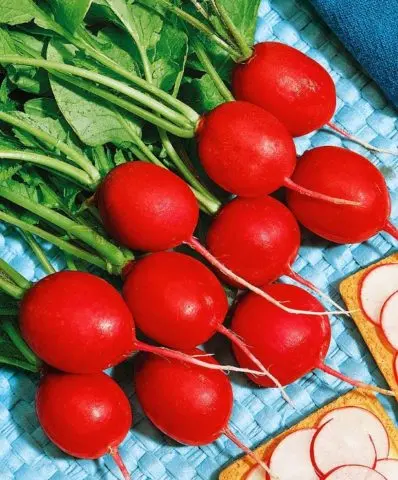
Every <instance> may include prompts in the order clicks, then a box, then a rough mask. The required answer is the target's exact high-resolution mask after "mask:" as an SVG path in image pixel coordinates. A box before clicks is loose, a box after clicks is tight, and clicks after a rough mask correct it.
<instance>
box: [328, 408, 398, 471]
mask: <svg viewBox="0 0 398 480" xmlns="http://www.w3.org/2000/svg"><path fill="white" fill-rule="evenodd" d="M332 419H333V420H334V421H335V422H339V423H340V425H341V428H342V429H343V430H344V428H345V425H346V424H347V422H349V423H350V424H351V425H355V429H356V430H362V431H363V432H364V433H366V434H367V435H370V437H371V438H372V441H373V444H374V447H375V449H376V455H377V458H387V457H388V454H389V451H390V439H389V437H388V433H387V431H386V429H385V428H384V425H383V424H382V422H381V421H380V420H379V418H378V417H377V416H376V415H374V414H373V413H372V412H369V410H366V409H365V408H360V407H342V408H336V409H335V410H332V411H331V412H329V413H327V414H326V415H325V416H324V417H322V419H321V421H320V422H319V427H322V426H323V425H325V424H326V423H328V422H329V421H330V420H332ZM351 463H352V462H351ZM397 480H398V477H397Z"/></svg>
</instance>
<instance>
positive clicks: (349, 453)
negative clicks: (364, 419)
mask: <svg viewBox="0 0 398 480" xmlns="http://www.w3.org/2000/svg"><path fill="white" fill-rule="evenodd" d="M311 458H312V462H313V464H314V466H315V468H316V470H317V471H319V472H320V473H321V474H322V475H326V474H328V473H329V472H331V471H332V470H334V469H336V468H338V467H341V466H342V465H363V466H366V467H370V468H373V467H374V466H375V465H376V461H377V457H376V449H375V446H374V444H373V441H372V438H371V436H370V435H369V433H367V432H366V431H364V430H362V429H361V428H358V425H357V422H356V419H355V418H353V417H351V416H347V418H346V421H345V422H344V423H343V422H341V421H339V420H338V419H337V420H334V419H333V418H332V419H331V420H329V422H328V423H325V424H324V425H323V426H322V427H321V428H320V429H319V430H318V432H317V433H316V434H315V435H314V438H313V441H312V445H311Z"/></svg>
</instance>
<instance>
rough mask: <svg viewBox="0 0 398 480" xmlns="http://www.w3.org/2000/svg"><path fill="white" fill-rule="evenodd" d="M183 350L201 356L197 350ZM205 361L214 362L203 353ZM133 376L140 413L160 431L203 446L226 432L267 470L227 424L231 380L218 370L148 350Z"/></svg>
mask: <svg viewBox="0 0 398 480" xmlns="http://www.w3.org/2000/svg"><path fill="white" fill-rule="evenodd" d="M186 353H187V354H188V355H191V356H192V355H200V354H203V352H202V351H201V350H199V349H197V348H196V349H192V350H189V351H187V352H186ZM206 362H209V363H211V364H213V365H217V362H216V361H215V360H214V359H213V358H210V357H206ZM134 380H135V389H136V393H137V397H138V400H139V402H140V404H141V406H142V409H143V411H144V413H145V414H146V415H147V416H148V418H149V419H150V420H151V422H152V423H153V424H154V425H155V426H156V427H157V428H158V429H159V430H161V431H162V432H163V433H164V434H166V435H168V436H169V437H170V438H172V439H174V440H175V441H177V442H179V443H183V444H185V445H193V446H200V445H206V444H208V443H211V442H214V441H215V440H217V439H218V438H219V437H220V436H221V435H226V436H227V437H228V438H229V439H230V440H231V441H232V442H234V443H235V444H236V445H237V446H238V447H239V448H241V449H243V451H244V452H245V453H247V454H248V455H250V457H251V458H252V459H253V460H254V461H255V462H256V463H257V464H259V465H261V466H262V468H263V469H264V470H265V471H267V472H269V469H268V467H267V466H266V465H265V463H264V462H263V461H262V460H261V459H260V458H258V456H257V455H256V454H255V453H254V452H252V451H251V450H249V449H248V448H247V447H245V446H244V445H243V444H242V443H241V442H240V441H239V440H238V439H237V438H236V436H235V435H234V434H233V433H232V432H231V430H230V429H229V427H228V422H229V419H230V417H231V413H232V404H233V395H232V387H231V383H230V381H229V379H228V377H227V376H226V375H225V374H224V373H223V372H220V371H217V370H208V369H203V368H199V367H197V366H193V365H188V364H186V363H184V362H181V361H180V360H171V361H170V360H168V359H164V358H161V357H158V356H156V355H153V354H149V355H143V356H142V357H141V359H140V362H139V363H138V365H137V368H136V371H135V376H134Z"/></svg>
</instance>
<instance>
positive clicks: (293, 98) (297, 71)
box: [233, 42, 392, 153]
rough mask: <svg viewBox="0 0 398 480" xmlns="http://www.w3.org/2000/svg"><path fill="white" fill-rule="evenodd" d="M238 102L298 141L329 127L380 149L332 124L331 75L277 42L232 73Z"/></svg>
mask: <svg viewBox="0 0 398 480" xmlns="http://www.w3.org/2000/svg"><path fill="white" fill-rule="evenodd" d="M233 92H234V95H235V98H236V99H237V100H245V101H247V102H251V103H253V104H255V105H258V106H260V107H262V108H264V109H265V110H267V111H268V112H270V113H272V115H275V117H276V118H278V119H279V120H280V121H281V122H282V123H284V124H285V125H286V127H287V129H288V130H289V132H290V133H291V134H292V135H293V137H299V136H301V135H305V134H307V133H310V132H313V131H314V130H318V129H319V128H321V127H323V126H324V125H328V126H329V127H330V128H332V129H333V130H335V131H337V132H338V133H340V134H341V135H343V136H345V137H347V138H349V139H350V140H352V141H354V142H357V143H359V144H361V145H363V146H364V147H366V148H368V149H369V150H374V151H377V152H383V153H392V152H389V151H386V150H384V149H379V148H377V147H374V146H373V145H370V144H368V143H366V142H363V141H361V140H360V139H358V138H355V137H353V136H352V135H350V134H349V133H348V132H346V131H345V130H343V129H341V128H339V127H337V126H336V125H334V124H333V123H331V122H330V120H331V118H332V117H333V115H334V112H335V110H336V87H335V85H334V82H333V79H332V77H331V76H330V74H329V73H328V72H327V71H326V70H325V69H324V68H323V67H322V65H320V64H319V63H317V62H316V61H315V60H313V59H312V58H310V57H308V56H307V55H305V54H304V53H302V52H300V50H297V49H296V48H293V47H290V46H289V45H284V44H283V43H278V42H262V43H258V44H257V45H255V46H254V48H253V55H252V56H251V58H249V59H248V60H247V61H246V62H244V63H241V64H238V65H237V66H236V67H235V70H234V73H233Z"/></svg>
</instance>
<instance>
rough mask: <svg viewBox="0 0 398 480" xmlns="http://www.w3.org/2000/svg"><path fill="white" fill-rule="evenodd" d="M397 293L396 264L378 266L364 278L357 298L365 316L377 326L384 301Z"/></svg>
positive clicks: (397, 272)
mask: <svg viewBox="0 0 398 480" xmlns="http://www.w3.org/2000/svg"><path fill="white" fill-rule="evenodd" d="M396 291H398V263H387V264H384V265H378V266H376V267H374V268H372V269H371V270H369V271H368V273H367V274H366V275H365V276H364V278H363V279H362V282H361V284H360V286H359V298H360V302H361V305H362V308H363V311H364V312H365V314H366V316H367V317H368V318H369V320H371V321H372V322H374V323H376V324H377V325H378V324H379V323H380V312H381V309H382V308H383V305H384V303H385V302H386V300H387V299H388V298H389V297H390V296H391V295H392V294H393V293H395V292H396Z"/></svg>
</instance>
